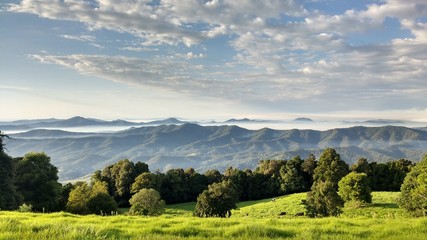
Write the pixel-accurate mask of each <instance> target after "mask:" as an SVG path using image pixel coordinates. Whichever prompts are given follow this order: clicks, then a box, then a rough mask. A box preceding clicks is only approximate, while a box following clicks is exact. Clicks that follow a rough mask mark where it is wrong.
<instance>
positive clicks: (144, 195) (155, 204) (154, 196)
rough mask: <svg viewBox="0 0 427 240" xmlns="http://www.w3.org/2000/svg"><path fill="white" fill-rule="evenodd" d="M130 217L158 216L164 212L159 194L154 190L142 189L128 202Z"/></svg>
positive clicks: (163, 202)
mask: <svg viewBox="0 0 427 240" xmlns="http://www.w3.org/2000/svg"><path fill="white" fill-rule="evenodd" d="M129 203H130V205H131V207H130V209H129V214H131V215H150V216H155V215H160V214H162V213H163V212H164V207H165V201H163V200H162V199H161V198H160V194H159V192H157V191H156V190H154V189H151V188H150V189H147V188H143V189H141V190H139V192H137V193H136V194H135V195H133V196H132V198H131V199H130V200H129Z"/></svg>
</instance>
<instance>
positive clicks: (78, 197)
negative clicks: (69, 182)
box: [66, 182, 91, 214]
mask: <svg viewBox="0 0 427 240" xmlns="http://www.w3.org/2000/svg"><path fill="white" fill-rule="evenodd" d="M90 192H91V188H90V187H89V185H88V184H87V183H86V182H78V183H76V184H75V188H74V189H73V190H71V192H70V195H69V197H68V202H67V206H66V210H67V212H71V213H74V214H89V213H90V211H89V208H88V206H87V201H88V200H89V199H90V195H91V193H90Z"/></svg>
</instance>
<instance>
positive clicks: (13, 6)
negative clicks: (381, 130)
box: [0, 0, 427, 121]
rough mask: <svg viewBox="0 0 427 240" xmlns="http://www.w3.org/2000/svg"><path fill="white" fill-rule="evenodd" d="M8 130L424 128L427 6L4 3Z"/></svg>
mask: <svg viewBox="0 0 427 240" xmlns="http://www.w3.org/2000/svg"><path fill="white" fill-rule="evenodd" d="M0 31H1V34H0V53H1V54H0V108H1V115H0V119H1V120H14V119H34V118H51V117H55V118H69V117H73V116H77V115H78V116H85V117H93V118H102V119H130V120H131V119H154V118H166V117H178V118H182V119H193V120H194V119H205V120H223V119H228V118H243V117H249V118H253V119H287V118H294V117H311V118H314V119H328V118H341V119H354V118H364V119H378V118H381V119H402V120H412V121H427V100H426V97H427V61H426V60H427V1H425V0H380V1H379V0H370V1H368V0H358V1H354V0H264V1H259V0H253V1H249V0H247V1H244V0H241V1H235V0H155V1H150V0H23V1H11V0H5V1H4V0H3V1H2V2H1V3H0Z"/></svg>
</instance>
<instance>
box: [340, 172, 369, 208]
mask: <svg viewBox="0 0 427 240" xmlns="http://www.w3.org/2000/svg"><path fill="white" fill-rule="evenodd" d="M338 194H339V195H340V196H341V198H342V200H344V202H358V203H371V202H372V195H371V188H370V187H369V182H368V177H367V175H366V174H365V173H355V172H351V173H349V174H347V175H346V176H345V177H343V178H342V179H341V180H340V181H339V182H338Z"/></svg>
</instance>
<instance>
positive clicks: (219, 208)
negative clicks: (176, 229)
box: [194, 180, 239, 217]
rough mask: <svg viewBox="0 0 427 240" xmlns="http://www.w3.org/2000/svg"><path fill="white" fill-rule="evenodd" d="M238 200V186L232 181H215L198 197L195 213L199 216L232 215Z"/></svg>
mask: <svg viewBox="0 0 427 240" xmlns="http://www.w3.org/2000/svg"><path fill="white" fill-rule="evenodd" d="M238 201H239V196H238V192H237V190H236V186H235V185H234V184H233V183H232V182H231V181H229V180H228V181H222V182H220V183H213V184H212V185H209V187H208V190H205V191H203V192H202V193H201V194H200V195H199V196H198V197H197V203H196V208H195V211H194V214H195V215H196V216H199V217H227V216H228V217H230V216H231V210H232V209H236V208H237V206H236V203H237V202H238Z"/></svg>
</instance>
